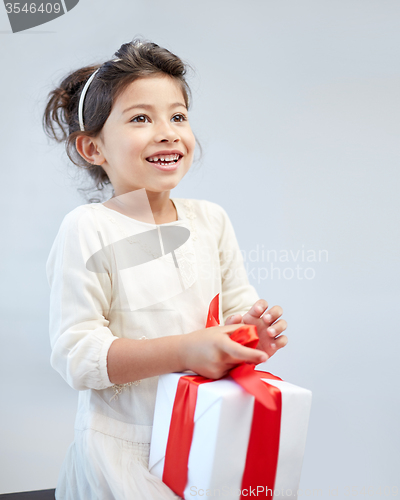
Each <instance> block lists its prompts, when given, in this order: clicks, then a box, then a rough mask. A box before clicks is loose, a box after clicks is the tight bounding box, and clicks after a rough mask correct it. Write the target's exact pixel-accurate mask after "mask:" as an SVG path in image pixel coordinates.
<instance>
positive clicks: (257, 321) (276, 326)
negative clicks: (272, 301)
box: [225, 299, 288, 357]
mask: <svg viewBox="0 0 400 500" xmlns="http://www.w3.org/2000/svg"><path fill="white" fill-rule="evenodd" d="M267 309H268V302H267V301H266V300H264V299H260V300H257V302H256V303H255V304H254V305H253V307H252V308H251V309H250V311H249V312H247V313H246V314H244V315H243V317H242V316H241V315H240V314H234V315H232V316H229V318H227V320H226V322H225V325H234V324H240V323H244V324H245V325H255V326H256V327H257V334H258V337H259V339H260V341H259V343H258V345H257V349H260V350H262V351H264V352H266V353H267V354H268V357H271V356H272V355H273V354H275V353H276V351H277V350H278V349H281V348H282V347H285V345H286V344H287V343H288V339H287V337H286V335H281V333H282V332H283V331H284V330H286V328H287V323H286V321H285V320H284V319H280V320H279V321H277V320H278V318H280V317H281V316H282V312H283V311H282V308H281V307H280V306H274V307H271V309H269V310H268V311H267ZM264 312H265V314H264Z"/></svg>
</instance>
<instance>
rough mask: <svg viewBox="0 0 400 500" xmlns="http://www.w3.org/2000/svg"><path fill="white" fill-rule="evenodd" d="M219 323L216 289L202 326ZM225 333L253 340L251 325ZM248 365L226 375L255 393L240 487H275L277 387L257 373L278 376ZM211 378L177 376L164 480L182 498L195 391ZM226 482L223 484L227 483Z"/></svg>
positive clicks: (242, 341) (238, 339) (250, 344)
mask: <svg viewBox="0 0 400 500" xmlns="http://www.w3.org/2000/svg"><path fill="white" fill-rule="evenodd" d="M218 325H219V294H217V295H216V296H215V297H214V298H213V300H212V301H211V303H210V306H209V310H208V315H207V322H206V328H209V327H211V326H218ZM230 338H231V339H232V340H234V341H235V342H238V343H240V344H241V345H244V346H246V347H252V348H255V347H256V346H257V344H258V335H257V329H256V327H255V326H254V325H241V326H239V327H238V329H237V330H235V331H234V332H233V333H232V334H231V335H230ZM254 366H255V365H252V364H246V363H242V364H240V365H238V366H236V367H235V368H233V369H232V370H230V372H229V375H230V376H231V377H232V378H233V379H234V380H235V381H236V382H237V383H238V384H239V385H240V386H241V387H243V389H244V390H245V391H246V392H248V393H249V394H251V395H253V396H254V398H255V399H254V411H253V420H252V425H251V431H250V437H249V444H248V448H247V455H246V465H245V468H244V472H243V477H242V484H241V489H242V491H243V490H247V494H246V495H245V496H247V495H248V491H249V489H250V488H253V490H254V489H255V490H256V489H257V486H265V491H267V488H268V489H271V490H272V491H273V490H274V485H275V476H276V468H277V464H278V452H279V435H280V422H281V411H282V400H281V392H280V390H279V389H277V388H276V387H274V386H272V385H269V384H265V383H264V382H263V381H262V380H261V378H269V379H274V380H282V379H280V378H279V377H276V376H275V375H272V374H270V373H267V372H262V371H258V370H254ZM208 382H214V379H209V378H206V377H202V376H200V375H186V376H183V377H181V378H180V379H179V382H178V386H177V390H176V395H175V401H174V406H173V411H172V417H171V424H170V429H169V434H168V441H167V448H166V452H165V463H164V471H163V482H164V483H165V484H167V486H169V487H170V488H171V489H172V490H173V491H174V492H175V493H176V494H177V495H179V496H181V497H182V498H183V496H184V491H185V488H186V485H187V479H188V461H189V454H190V448H191V445H192V438H193V431H194V413H195V410H196V401H197V390H198V387H199V385H200V384H205V383H208ZM227 486H228V485H227Z"/></svg>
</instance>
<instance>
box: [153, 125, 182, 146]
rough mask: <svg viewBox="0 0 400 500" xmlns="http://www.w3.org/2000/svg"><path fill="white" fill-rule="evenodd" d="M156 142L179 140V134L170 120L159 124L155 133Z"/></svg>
mask: <svg viewBox="0 0 400 500" xmlns="http://www.w3.org/2000/svg"><path fill="white" fill-rule="evenodd" d="M154 139H155V141H156V142H165V141H168V142H176V141H179V134H178V132H177V130H176V129H175V128H174V126H173V125H172V123H170V122H162V123H160V124H159V125H158V127H157V130H156V133H155V138H154Z"/></svg>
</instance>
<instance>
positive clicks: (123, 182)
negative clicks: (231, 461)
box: [43, 40, 287, 500]
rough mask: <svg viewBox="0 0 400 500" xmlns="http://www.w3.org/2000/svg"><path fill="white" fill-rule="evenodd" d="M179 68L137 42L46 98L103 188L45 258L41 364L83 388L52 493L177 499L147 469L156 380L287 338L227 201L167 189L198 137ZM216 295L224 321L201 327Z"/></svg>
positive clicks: (68, 219) (214, 368)
mask: <svg viewBox="0 0 400 500" xmlns="http://www.w3.org/2000/svg"><path fill="white" fill-rule="evenodd" d="M185 73H186V67H185V65H184V63H183V62H182V61H181V60H180V59H179V58H178V57H177V56H176V55H174V54H172V53H171V52H170V51H168V50H166V49H164V48H161V47H159V46H158V45H156V44H154V43H150V42H143V41H140V40H134V41H133V42H131V43H126V44H123V45H122V46H121V48H120V49H119V50H118V51H117V52H116V53H115V58H114V59H113V60H110V61H107V62H106V63H104V64H102V65H101V66H89V67H85V68H82V69H80V70H77V71H75V72H73V73H71V74H69V75H68V76H66V78H64V79H63V81H62V82H61V84H60V85H59V87H58V88H56V89H55V90H53V91H52V92H51V93H50V94H49V100H48V103H47V106H46V110H45V113H44V119H43V123H44V128H45V131H46V133H47V134H48V135H49V136H50V137H52V138H53V139H55V140H57V141H59V142H63V141H65V142H66V147H67V152H68V156H69V158H70V159H71V160H72V161H73V162H74V163H75V164H76V165H78V166H81V167H84V168H85V169H87V171H88V173H89V175H90V176H91V177H92V179H93V180H94V181H95V184H96V187H97V188H98V189H99V190H101V189H103V187H104V186H105V185H107V184H110V183H111V185H112V192H113V196H112V197H111V198H110V199H109V200H107V201H106V202H104V203H99V202H94V203H88V204H84V205H81V206H78V207H77V208H75V209H74V210H72V211H71V212H69V213H68V214H67V215H66V216H65V217H64V219H63V221H62V223H61V226H60V229H59V231H58V234H57V236H56V238H55V241H54V243H53V246H52V248H51V251H50V255H49V257H48V260H47V266H46V271H47V276H48V281H49V284H50V287H51V295H50V339H51V347H52V354H51V364H52V366H53V367H54V368H55V369H56V370H57V371H58V372H59V373H60V374H61V375H62V377H63V378H64V379H65V380H66V381H67V382H68V384H69V385H70V386H71V387H73V388H74V389H77V390H78V391H79V400H78V411H77V416H76V420H75V439H74V442H73V443H72V444H71V446H70V448H69V449H68V452H67V456H66V458H65V460H64V463H63V466H62V470H61V472H60V476H59V480H58V484H57V489H56V498H57V499H58V500H65V499H68V500H69V499H70V500H91V499H92V500H103V499H104V500H112V499H117V500H127V499H135V500H141V499H143V500H152V499H154V500H162V499H176V498H178V497H177V496H176V495H175V494H174V493H173V492H172V491H171V490H170V489H169V488H168V487H167V486H166V485H165V484H164V483H163V482H161V481H160V480H159V479H158V478H156V477H154V476H153V475H151V474H150V473H149V471H148V457H149V447H150V437H151V430H152V423H153V415H154V405H155V397H156V391H157V381H158V375H161V374H164V373H171V372H182V371H185V370H192V371H194V372H196V373H198V374H200V375H203V376H205V377H210V378H213V379H217V378H220V377H222V376H224V375H225V374H226V373H227V372H228V371H229V370H230V369H231V368H232V367H234V366H236V365H238V364H240V363H243V362H247V363H253V364H258V363H261V362H263V361H266V360H267V359H268V357H270V356H272V355H273V354H274V353H275V352H276V351H277V350H278V349H280V348H281V347H283V346H284V345H286V342H287V339H286V336H285V335H281V334H282V332H283V331H284V330H285V329H286V322H285V320H283V319H279V318H280V317H281V315H282V309H281V308H280V307H279V306H274V307H271V308H269V309H268V307H269V306H268V304H267V302H266V301H265V300H263V299H259V297H258V295H257V293H256V291H255V289H254V288H253V287H252V286H250V284H249V282H248V279H247V275H246V272H245V269H244V265H243V258H242V255H241V253H240V249H239V246H238V243H237V240H236V237H235V233H234V230H233V228H232V224H231V222H230V220H229V217H228V215H227V214H226V212H225V210H224V209H223V208H222V207H220V206H219V205H218V204H216V203H212V202H209V201H205V200H195V199H184V198H170V191H171V189H173V188H175V187H176V186H177V185H178V184H179V182H180V180H181V179H182V178H183V177H184V176H185V174H186V173H187V172H188V170H189V168H190V166H191V164H192V162H193V154H194V150H195V145H196V140H195V137H194V135H193V132H192V130H191V127H190V124H189V120H188V109H189V96H190V91H189V88H188V85H187V83H186V80H185ZM154 231H155V232H154ZM167 234H168V235H170V234H173V235H174V238H173V239H172V240H169V243H168V241H167V239H168V238H167V239H166V235H167ZM178 234H179V235H180V236H179V237H178V236H176V235H178ZM183 234H185V235H189V236H187V237H186V236H185V238H183V239H182V235H183ZM154 235H157V236H156V241H157V244H159V245H160V248H161V249H162V250H161V253H157V245H156V244H155V243H154V241H155V240H154V239H153V240H152V239H151V238H153V236H154ZM171 241H172V246H171V244H170V243H171ZM168 244H169V247H168ZM121 249H122V250H121ZM167 250H168V251H167ZM139 256H140V258H139ZM135 259H136V260H135ZM140 259H142V260H141V261H140ZM139 261H140V262H139ZM93 262H95V267H93V264H92V263H93ZM138 262H139V263H138ZM216 295H219V314H220V318H221V320H222V321H221V325H222V326H214V327H210V328H205V325H206V320H207V314H208V310H209V305H210V303H211V301H212V300H213V298H214V297H216ZM240 323H246V324H253V325H255V326H256V327H257V332H258V335H259V337H260V341H259V345H258V346H257V349H251V348H247V347H244V346H241V345H239V344H238V343H236V342H234V341H233V340H231V339H230V336H229V335H230V334H231V333H232V332H233V331H234V330H235V329H237V328H238V325H239V324H240Z"/></svg>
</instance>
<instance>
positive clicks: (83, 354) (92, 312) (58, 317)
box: [46, 207, 117, 390]
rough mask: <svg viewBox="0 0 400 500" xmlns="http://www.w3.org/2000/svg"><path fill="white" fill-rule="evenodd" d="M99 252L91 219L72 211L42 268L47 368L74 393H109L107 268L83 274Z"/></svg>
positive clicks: (80, 210) (111, 338)
mask: <svg viewBox="0 0 400 500" xmlns="http://www.w3.org/2000/svg"><path fill="white" fill-rule="evenodd" d="M100 249H101V241H100V238H99V234H98V232H97V228H96V224H95V222H94V220H93V218H92V215H91V214H90V213H89V212H88V210H87V209H85V208H84V207H77V208H76V209H75V210H73V211H72V212H70V213H69V214H67V215H66V216H65V218H64V220H63V221H62V223H61V226H60V229H59V231H58V234H57V236H56V238H55V241H54V243H53V246H52V248H51V251H50V254H49V257H48V259H47V263H46V273H47V279H48V282H49V285H50V288H51V292H50V318H49V320H50V321H49V330H50V342H51V348H52V353H51V358H50V362H51V366H52V367H53V368H54V369H55V370H57V371H58V372H59V373H60V374H61V376H62V377H63V378H64V379H65V380H66V382H67V383H68V384H69V385H70V386H71V387H73V388H74V389H77V390H86V389H105V388H107V387H111V386H112V385H113V384H112V383H111V382H110V380H109V378H108V373H107V353H108V349H109V347H110V345H111V343H112V342H113V341H114V340H116V339H117V337H116V336H114V335H113V333H112V332H111V330H110V329H109V328H108V325H109V321H108V320H107V314H108V311H109V309H110V301H111V291H112V290H111V286H112V284H111V278H110V276H111V275H112V273H111V269H110V263H109V262H107V258H106V256H104V257H103V262H102V265H103V266H104V270H105V272H98V273H97V272H93V271H90V270H88V269H87V268H86V262H87V260H88V259H89V257H90V256H91V255H93V254H94V253H95V252H97V251H98V250H100Z"/></svg>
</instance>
